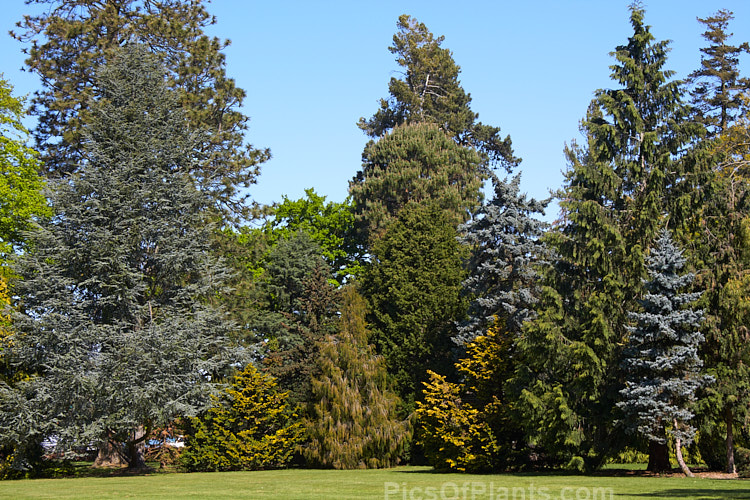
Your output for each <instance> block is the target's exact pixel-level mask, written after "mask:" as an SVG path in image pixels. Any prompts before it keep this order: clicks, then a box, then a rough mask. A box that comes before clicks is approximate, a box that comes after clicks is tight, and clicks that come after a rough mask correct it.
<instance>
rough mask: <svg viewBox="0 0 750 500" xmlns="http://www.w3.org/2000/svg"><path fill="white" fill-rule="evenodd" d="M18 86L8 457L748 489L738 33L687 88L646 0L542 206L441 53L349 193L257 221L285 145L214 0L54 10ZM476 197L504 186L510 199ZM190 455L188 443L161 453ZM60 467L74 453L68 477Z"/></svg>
mask: <svg viewBox="0 0 750 500" xmlns="http://www.w3.org/2000/svg"><path fill="white" fill-rule="evenodd" d="M46 3H48V4H49V8H48V9H47V11H46V12H45V13H44V14H41V15H39V16H27V17H25V18H24V19H23V20H22V21H21V22H20V23H19V31H18V32H16V33H14V36H15V37H16V38H18V39H19V40H21V41H23V42H27V43H30V46H29V50H28V55H29V57H28V59H27V61H26V64H27V66H28V69H29V70H31V71H34V72H36V73H37V74H38V75H39V76H40V78H41V82H42V87H41V90H40V91H38V92H37V93H36V94H35V95H34V96H33V98H32V100H31V107H30V113H31V114H32V115H34V116H36V117H37V118H38V124H37V125H36V127H35V129H34V130H33V131H31V135H33V138H34V140H35V144H36V148H35V149H36V151H35V150H33V149H31V148H29V147H28V146H26V142H27V134H28V132H27V131H26V130H25V129H24V127H23V125H22V123H21V120H22V119H23V116H24V113H25V110H24V107H23V103H22V102H21V101H20V100H19V99H17V98H15V97H13V96H12V92H11V90H12V87H11V85H10V83H9V82H7V81H2V85H0V90H1V93H0V112H1V113H2V117H3V120H2V124H3V133H2V139H3V141H2V143H1V145H2V151H3V154H2V155H1V156H0V158H1V160H0V165H1V166H2V168H3V173H4V176H3V180H2V181H0V191H1V192H2V193H3V198H2V200H3V201H2V206H0V238H1V240H0V243H1V244H2V246H1V247H0V252H1V255H0V257H1V258H2V262H1V263H2V266H1V267H0V271H1V274H0V278H2V280H0V299H2V302H3V304H4V306H5V307H4V312H3V315H2V318H1V320H2V325H1V329H0V334H1V337H2V347H1V348H2V351H0V362H1V363H2V364H1V369H2V372H1V374H0V446H1V448H0V455H1V456H2V458H3V463H2V465H0V473H1V474H2V475H3V476H4V477H19V476H23V475H27V476H30V475H44V474H51V473H53V472H54V471H56V470H58V471H59V467H60V462H59V460H60V459H62V460H65V459H70V458H75V457H81V456H85V455H86V454H89V455H91V458H92V459H95V465H96V466H112V465H117V466H128V467H130V468H133V469H138V468H143V467H145V466H146V462H147V461H148V460H159V461H161V462H162V463H163V464H173V465H174V464H177V465H180V466H181V467H183V468H185V469H187V470H240V469H261V468H273V467H286V466H290V465H295V466H309V467H333V468H358V467H359V468H366V467H388V466H392V465H395V464H398V463H406V462H412V463H420V462H428V463H430V464H432V465H434V466H435V467H436V468H437V469H446V470H458V471H503V470H524V469H530V468H543V467H566V468H573V469H578V470H594V469H596V468H598V467H600V466H601V465H602V464H604V463H605V462H606V461H607V460H610V459H624V458H625V457H627V456H633V455H637V454H639V453H640V454H648V460H649V465H648V468H649V470H652V471H657V472H658V471H664V470H666V469H669V468H671V463H670V450H672V451H673V452H674V454H675V457H676V459H677V461H678V462H679V464H680V466H681V467H682V468H683V470H684V471H685V472H686V473H687V474H690V470H689V469H688V467H687V465H685V462H686V461H685V460H684V459H683V447H684V449H685V450H686V452H687V453H689V454H690V458H691V459H693V460H703V461H704V462H705V463H706V464H707V465H709V466H710V467H712V468H715V469H722V470H728V471H734V470H735V464H734V450H735V447H737V446H742V445H750V430H749V429H748V427H747V423H746V422H747V419H748V416H749V415H748V405H749V404H750V382H749V381H750V378H749V377H748V375H749V374H748V370H747V366H748V361H750V353H749V352H748V347H747V346H748V333H747V326H746V325H747V324H748V323H750V307H749V304H750V301H748V292H749V291H750V281H749V280H748V269H750V253H749V252H748V250H750V233H749V231H750V225H749V224H748V221H750V218H748V215H750V206H748V168H747V167H748V161H749V160H750V147H749V146H748V145H749V144H750V141H749V140H748V139H749V138H750V132H749V130H750V129H749V128H748V127H749V126H750V125H749V122H748V118H749V117H750V115H749V114H748V106H749V105H750V80H748V79H746V78H743V77H741V75H740V72H739V58H740V56H741V55H742V54H743V53H744V54H746V53H749V52H750V47H749V46H748V44H747V43H742V44H740V45H732V44H731V40H730V33H729V31H728V30H729V24H730V22H731V21H732V19H733V16H732V13H731V12H728V11H724V10H721V11H719V12H717V13H716V14H714V15H713V16H710V17H707V18H705V19H702V18H699V21H700V23H702V24H703V25H704V26H705V30H706V31H705V33H704V34H703V36H704V38H705V40H706V42H707V46H706V47H705V48H703V49H701V53H702V54H701V61H702V63H701V67H700V68H698V69H696V70H695V71H694V72H693V73H691V74H690V75H689V76H688V78H687V79H686V80H685V81H677V80H673V79H672V77H673V76H674V75H673V72H672V71H670V70H669V69H668V64H667V53H668V42H665V41H657V40H655V39H654V37H653V35H652V34H651V32H650V29H649V27H648V26H647V25H646V24H645V21H644V9H643V8H642V6H641V5H640V4H638V3H635V4H633V5H631V7H630V16H631V17H630V20H631V25H632V29H633V32H632V34H631V35H630V36H629V37H628V38H627V39H626V41H625V43H624V44H623V45H620V46H617V47H616V48H615V50H614V51H613V52H612V56H613V58H614V62H613V64H612V66H611V69H612V79H613V83H612V88H610V89H602V90H597V91H596V92H595V93H594V98H593V100H592V101H591V104H590V105H589V107H588V109H587V110H585V116H584V118H583V120H582V122H581V131H582V134H583V141H582V142H581V143H577V142H573V143H571V145H569V146H567V147H566V152H565V155H566V159H567V165H568V167H567V170H566V173H565V180H564V184H563V186H562V187H561V188H560V189H559V190H558V191H557V192H556V193H555V197H556V199H557V200H559V206H560V214H559V217H558V219H557V220H556V221H555V222H554V223H552V224H547V223H544V222H542V215H543V214H544V211H545V210H546V208H547V205H548V203H549V201H550V200H536V199H532V198H529V197H527V196H526V195H525V194H523V193H521V191H520V187H519V183H520V175H521V174H520V170H519V169H520V162H521V160H520V158H518V157H516V156H515V152H514V151H513V148H512V143H511V139H510V137H507V136H506V137H503V136H502V134H501V129H500V128H499V127H496V126H492V125H487V124H483V123H481V122H480V121H479V120H478V115H477V113H476V112H474V111H473V110H472V108H471V97H470V95H469V94H468V93H467V92H466V91H465V90H464V89H463V88H462V87H461V84H460V81H459V74H460V68H459V66H458V65H457V64H456V62H455V61H454V60H453V56H452V53H451V52H450V50H448V49H447V48H444V47H443V46H442V43H443V37H436V36H434V35H433V34H432V33H431V32H430V31H429V30H428V29H427V27H426V26H425V25H424V24H422V23H419V22H418V21H417V20H416V19H414V18H411V17H409V16H406V15H404V16H401V17H400V18H399V20H398V25H397V28H398V30H397V32H396V34H395V35H394V37H393V44H392V46H391V47H389V50H390V51H391V52H392V53H393V54H394V55H395V56H396V61H397V63H398V65H399V66H400V69H401V74H403V77H401V78H395V77H394V78H392V79H391V80H390V82H389V85H388V88H389V95H388V96H387V97H386V98H384V99H381V101H380V107H379V109H377V110H376V112H375V113H374V114H373V116H372V117H371V118H369V119H365V118H362V119H361V120H360V122H359V123H358V126H359V127H360V128H361V129H362V130H363V132H364V133H365V134H367V135H368V136H369V137H370V138H371V139H372V140H371V141H370V142H369V143H368V144H367V146H366V147H365V149H364V151H363V154H362V166H361V169H360V170H359V171H358V172H357V174H356V175H355V176H354V178H353V179H352V180H351V181H350V184H349V194H350V196H349V197H348V198H347V200H345V201H344V202H341V203H337V202H328V201H326V199H325V198H324V197H322V196H320V195H318V194H316V193H315V191H314V190H313V189H310V190H308V191H307V192H306V196H305V197H303V198H302V199H299V200H290V199H286V198H285V199H284V200H283V201H282V202H281V203H279V204H277V205H274V206H271V207H264V206H257V205H254V204H252V203H251V202H250V200H249V199H248V197H247V193H248V191H247V190H246V188H247V187H249V186H250V185H251V184H253V183H255V181H256V178H257V175H258V171H259V168H260V165H261V164H262V163H263V162H264V161H265V160H266V159H267V158H268V157H269V152H268V151H267V150H263V149H257V148H254V147H252V146H249V145H246V144H245V143H244V131H245V124H246V122H247V119H248V118H247V117H246V116H244V115H243V114H242V113H241V112H240V111H239V107H240V105H241V103H242V99H243V98H244V92H243V91H242V90H241V89H239V88H237V87H236V86H235V84H234V82H233V80H232V79H231V78H229V77H227V75H226V73H225V62H224V56H223V54H222V49H223V48H224V47H225V45H226V42H222V41H220V40H218V39H215V38H211V37H208V36H207V35H206V34H205V33H204V29H205V28H206V27H207V26H209V25H210V24H212V23H213V22H214V20H213V18H212V17H211V16H210V14H209V13H208V12H207V11H206V9H205V7H204V6H203V4H202V2H180V1H169V2H141V1H137V0H108V1H107V2H104V3H96V4H94V3H91V4H88V3H87V4H85V5H81V4H80V2H74V1H72V0H48V1H47V2H46ZM484 186H491V188H492V189H491V190H490V191H489V192H490V197H489V199H486V198H485V195H484V194H483V193H484V190H483V187H484ZM178 436H184V437H185V443H186V446H185V447H184V448H183V449H178V448H175V447H169V446H167V443H168V442H169V441H170V440H171V439H173V438H176V437H178ZM63 463H64V462H63Z"/></svg>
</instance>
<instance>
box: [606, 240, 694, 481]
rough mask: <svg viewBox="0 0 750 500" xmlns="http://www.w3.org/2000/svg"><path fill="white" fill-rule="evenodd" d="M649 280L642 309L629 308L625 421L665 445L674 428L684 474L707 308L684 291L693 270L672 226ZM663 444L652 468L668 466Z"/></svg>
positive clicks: (651, 262)
mask: <svg viewBox="0 0 750 500" xmlns="http://www.w3.org/2000/svg"><path fill="white" fill-rule="evenodd" d="M646 259H647V262H648V274H649V278H650V279H649V280H648V281H646V282H645V288H646V294H645V295H644V297H643V299H641V300H640V304H641V306H642V308H643V310H642V311H628V319H629V320H630V322H631V323H632V325H630V326H628V327H627V329H628V333H629V336H628V344H627V348H626V349H625V350H624V352H623V361H622V363H623V368H624V372H625V376H626V380H627V384H626V386H625V388H624V389H622V390H620V394H621V396H622V401H620V402H618V403H617V406H618V407H619V408H620V409H622V411H623V413H624V418H623V419H622V425H623V426H624V427H625V429H626V430H628V431H630V432H637V433H638V434H640V435H642V436H644V437H645V438H647V439H648V440H649V443H658V444H660V445H665V444H666V431H667V429H668V428H669V429H670V430H671V433H672V434H673V435H674V437H675V440H676V446H675V448H676V453H677V459H678V462H679V463H680V466H681V467H682V468H683V470H684V471H685V473H686V474H687V475H689V476H692V473H691V472H690V470H689V469H688V468H687V466H686V465H685V462H684V460H683V459H682V450H681V445H682V443H685V444H689V443H690V441H692V440H693V438H694V436H695V428H694V427H693V426H692V425H691V423H690V421H691V420H692V418H693V416H694V415H693V411H692V408H691V404H692V403H693V402H694V401H695V393H696V390H697V389H698V388H699V387H700V386H701V385H703V384H704V383H705V382H706V380H705V379H704V378H703V377H702V376H701V375H700V373H699V371H700V368H701V366H702V365H703V362H702V361H701V360H700V358H699V357H698V349H699V346H700V344H701V343H702V342H703V340H704V338H703V334H702V333H701V332H700V331H699V326H700V322H701V319H702V316H703V311H702V310H696V309H694V308H692V307H691V303H693V302H695V301H696V300H697V299H698V298H699V297H700V293H684V292H683V291H682V290H683V289H685V288H686V287H688V286H689V285H690V284H691V283H692V281H693V279H694V275H693V274H691V273H687V274H685V273H683V268H684V267H685V262H686V259H685V258H684V257H683V256H682V251H681V250H680V249H679V248H678V247H677V246H676V245H675V244H674V242H673V241H672V237H671V235H670V233H669V231H667V230H663V231H661V233H660V234H659V238H658V239H657V240H656V242H655V243H654V247H653V248H652V249H651V253H650V254H649V255H648V256H647V258H646ZM661 448H662V447H660V446H653V445H651V446H649V450H650V451H651V452H652V453H650V455H649V464H648V470H649V471H652V472H663V471H664V470H669V469H670V465H669V460H666V461H663V457H662V456H661V455H660V454H659V450H660V449H661Z"/></svg>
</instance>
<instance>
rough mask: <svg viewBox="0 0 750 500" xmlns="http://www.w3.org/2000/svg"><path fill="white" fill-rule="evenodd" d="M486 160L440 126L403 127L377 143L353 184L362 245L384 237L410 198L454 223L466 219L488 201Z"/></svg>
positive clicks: (364, 157)
mask: <svg viewBox="0 0 750 500" xmlns="http://www.w3.org/2000/svg"><path fill="white" fill-rule="evenodd" d="M481 163H482V162H481V158H480V157H479V155H478V154H477V153H476V152H475V151H474V150H473V149H471V148H467V147H463V146H460V145H458V144H456V143H455V142H454V141H453V140H452V139H451V138H450V137H448V136H447V135H446V134H445V133H444V132H443V131H442V130H440V129H439V128H438V127H437V126H436V125H434V124H425V123H419V124H413V125H402V126H398V127H396V128H394V129H393V130H392V131H390V132H389V133H388V134H386V135H385V136H383V137H382V138H381V139H380V140H378V141H377V142H371V143H370V144H368V145H367V146H366V147H365V151H364V153H363V154H362V170H360V171H359V172H357V175H356V176H355V177H354V179H352V181H351V182H350V183H349V193H350V195H351V197H352V201H353V203H354V210H355V214H356V223H357V226H358V231H359V235H360V241H361V243H362V244H363V245H367V242H368V240H369V241H370V242H371V241H372V240H373V239H375V238H377V237H378V236H380V235H381V234H382V232H383V230H384V229H385V228H386V227H387V226H388V224H389V223H390V222H391V221H392V220H394V219H395V218H396V217H397V216H398V214H399V212H400V211H401V210H402V209H403V208H404V207H405V206H406V205H407V204H408V203H410V202H417V203H420V202H426V201H431V202H433V203H435V204H436V205H437V206H439V207H440V208H442V209H443V210H444V211H445V212H446V213H447V214H448V217H449V220H448V223H449V224H451V225H453V226H454V227H455V226H457V225H458V224H460V223H461V222H465V221H466V220H467V219H468V217H469V215H470V214H471V212H472V211H473V210H475V209H476V208H477V207H478V206H479V205H480V203H481V201H482V191H481V189H482V183H483V182H484V180H486V179H487V174H486V172H485V171H484V169H483V168H482V165H481Z"/></svg>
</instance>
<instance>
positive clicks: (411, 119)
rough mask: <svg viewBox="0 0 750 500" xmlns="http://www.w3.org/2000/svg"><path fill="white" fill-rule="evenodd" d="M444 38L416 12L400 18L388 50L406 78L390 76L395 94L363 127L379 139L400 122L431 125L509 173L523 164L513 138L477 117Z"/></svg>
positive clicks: (360, 125) (391, 88) (368, 133)
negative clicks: (434, 32) (515, 154)
mask: <svg viewBox="0 0 750 500" xmlns="http://www.w3.org/2000/svg"><path fill="white" fill-rule="evenodd" d="M444 40H445V37H443V36H439V37H435V36H434V35H433V34H432V33H431V32H430V31H429V30H428V29H427V26H425V25H424V24H423V23H420V22H419V21H417V20H416V19H414V18H413V17H411V16H408V15H406V14H404V15H402V16H400V17H399V18H398V33H396V34H395V35H393V45H392V46H391V47H388V50H389V51H391V53H393V54H396V56H397V59H396V62H397V63H398V65H399V66H401V67H402V68H403V71H402V72H403V75H404V77H403V79H398V78H391V80H390V82H389V83H388V90H389V93H390V97H389V98H388V99H381V100H380V109H378V111H377V112H376V113H375V114H374V115H373V116H372V118H370V119H369V120H365V119H364V118H360V120H359V127H360V128H361V129H362V130H364V131H365V133H367V135H369V136H370V137H372V138H378V137H381V136H383V135H384V134H385V133H386V132H389V131H391V130H393V129H394V128H396V127H397V126H399V125H403V124H412V123H432V124H435V125H437V126H439V127H440V129H441V130H443V132H445V133H446V134H447V135H448V136H450V137H451V138H453V139H454V140H455V141H456V142H457V143H458V144H459V145H461V146H466V147H470V148H473V149H476V150H477V151H479V152H480V153H481V154H482V155H483V157H484V159H485V160H486V161H487V162H489V163H491V164H500V165H502V166H503V167H505V168H506V169H507V170H508V171H510V170H511V169H512V168H513V167H515V166H516V165H517V164H518V163H519V162H520V159H518V158H516V157H515V156H513V148H512V145H511V140H510V136H506V137H505V138H504V139H503V138H501V137H500V128H499V127H493V126H490V125H484V124H483V123H481V122H479V121H478V118H479V115H478V114H477V113H475V112H474V111H472V110H471V108H470V104H471V95H470V94H468V93H466V91H465V90H464V89H463V87H461V83H460V81H459V80H458V75H459V73H460V72H461V68H460V67H459V66H458V65H457V64H456V62H455V61H454V60H453V54H452V53H451V51H450V50H448V49H446V48H443V47H441V45H442V43H443V41H444Z"/></svg>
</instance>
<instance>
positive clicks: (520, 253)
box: [454, 174, 547, 344]
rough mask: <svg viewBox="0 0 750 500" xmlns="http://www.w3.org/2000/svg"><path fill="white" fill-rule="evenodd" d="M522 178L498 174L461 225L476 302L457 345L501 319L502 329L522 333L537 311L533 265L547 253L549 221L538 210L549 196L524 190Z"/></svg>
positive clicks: (469, 291)
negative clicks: (485, 199)
mask: <svg viewBox="0 0 750 500" xmlns="http://www.w3.org/2000/svg"><path fill="white" fill-rule="evenodd" d="M520 182H521V175H520V174H518V175H516V176H515V177H513V178H512V179H510V180H507V179H506V180H502V179H499V178H497V177H493V178H492V183H493V185H494V188H495V196H494V197H493V199H492V200H491V201H490V202H489V203H488V204H486V205H483V206H482V207H481V208H480V209H479V210H478V211H477V213H476V214H475V215H474V217H473V218H472V220H470V221H469V222H468V223H466V224H465V225H464V226H462V227H461V228H460V231H461V240H462V242H463V243H464V244H466V245H468V246H469V248H470V249H471V258H470V259H469V261H468V267H469V277H468V278H466V280H465V281H464V283H463V286H464V289H465V291H466V293H467V294H468V295H469V296H470V297H471V298H472V302H471V304H470V305H469V319H468V320H467V321H466V322H465V323H464V324H462V325H461V326H460V327H459V329H458V334H457V336H456V337H455V338H454V341H456V343H458V344H463V343H465V342H469V341H471V340H473V339H474V338H475V337H477V336H479V335H484V334H485V333H486V332H487V330H488V328H489V327H490V325H492V324H493V323H494V322H495V321H496V320H497V321H499V322H500V323H501V324H500V325H499V326H500V328H501V329H503V330H505V331H507V332H513V333H514V334H519V333H520V332H521V325H522V324H523V322H524V321H526V320H528V319H529V318H530V317H532V316H533V314H532V309H533V306H534V304H535V302H536V295H537V294H538V290H537V288H538V276H537V273H536V270H535V269H534V266H535V265H537V264H539V262H540V261H542V260H543V259H544V258H545V254H546V250H545V246H544V243H543V242H542V240H541V236H542V234H543V233H542V231H543V229H544V228H545V224H544V223H543V222H542V221H540V220H538V219H535V218H534V217H533V214H542V215H543V214H544V208H545V207H546V205H547V201H537V200H535V199H533V198H531V199H529V198H527V197H526V195H525V194H521V193H520V188H519V184H520Z"/></svg>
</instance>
